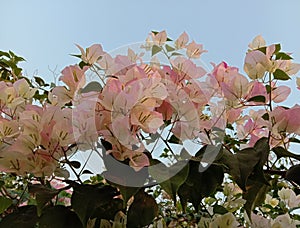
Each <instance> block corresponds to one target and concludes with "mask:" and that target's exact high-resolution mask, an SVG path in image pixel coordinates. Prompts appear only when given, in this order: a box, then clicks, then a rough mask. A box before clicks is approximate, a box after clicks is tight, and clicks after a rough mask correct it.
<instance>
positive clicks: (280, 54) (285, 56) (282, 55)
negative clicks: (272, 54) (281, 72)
mask: <svg viewBox="0 0 300 228" xmlns="http://www.w3.org/2000/svg"><path fill="white" fill-rule="evenodd" d="M275 59H276V60H278V59H281V60H290V59H293V58H292V57H291V56H289V55H288V54H286V53H284V52H278V53H276V58H275Z"/></svg>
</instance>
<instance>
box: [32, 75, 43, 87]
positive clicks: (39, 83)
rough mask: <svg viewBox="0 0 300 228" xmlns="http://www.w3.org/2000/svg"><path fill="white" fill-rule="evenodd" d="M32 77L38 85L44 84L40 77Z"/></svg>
mask: <svg viewBox="0 0 300 228" xmlns="http://www.w3.org/2000/svg"><path fill="white" fill-rule="evenodd" d="M33 78H34V80H35V81H36V83H37V84H38V85H39V86H45V84H46V83H45V81H44V80H43V79H42V78H40V77H37V76H34V77H33Z"/></svg>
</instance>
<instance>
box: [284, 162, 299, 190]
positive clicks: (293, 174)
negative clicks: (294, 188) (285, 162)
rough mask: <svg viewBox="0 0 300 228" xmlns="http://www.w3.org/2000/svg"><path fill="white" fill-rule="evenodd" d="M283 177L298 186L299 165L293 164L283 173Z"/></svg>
mask: <svg viewBox="0 0 300 228" xmlns="http://www.w3.org/2000/svg"><path fill="white" fill-rule="evenodd" d="M285 179H287V180H288V181H290V182H294V183H296V184H297V185H298V186H300V165H299V164H298V165H293V166H292V167H290V168H289V169H288V171H287V172H286V174H285Z"/></svg>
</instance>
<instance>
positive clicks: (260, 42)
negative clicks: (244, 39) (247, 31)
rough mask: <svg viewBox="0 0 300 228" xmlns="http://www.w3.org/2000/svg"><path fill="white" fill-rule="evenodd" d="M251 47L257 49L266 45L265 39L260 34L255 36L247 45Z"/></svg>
mask: <svg viewBox="0 0 300 228" xmlns="http://www.w3.org/2000/svg"><path fill="white" fill-rule="evenodd" d="M248 46H249V48H251V49H253V50H254V49H258V48H261V47H265V46H266V41H265V40H264V38H263V37H262V36H261V35H258V36H256V37H255V38H254V39H253V40H252V42H251V43H250V44H249V45H248Z"/></svg>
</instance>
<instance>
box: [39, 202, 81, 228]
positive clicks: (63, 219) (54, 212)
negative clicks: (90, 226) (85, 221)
mask: <svg viewBox="0 0 300 228" xmlns="http://www.w3.org/2000/svg"><path fill="white" fill-rule="evenodd" d="M39 225H40V226H39V227H43V228H66V227H72V228H83V225H82V223H81V221H80V219H79V218H78V216H77V215H76V213H75V212H73V211H71V210H70V209H68V208H67V207H65V206H62V205H57V206H54V207H49V208H46V209H45V210H44V211H43V214H42V216H41V217H40V219H39Z"/></svg>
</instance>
